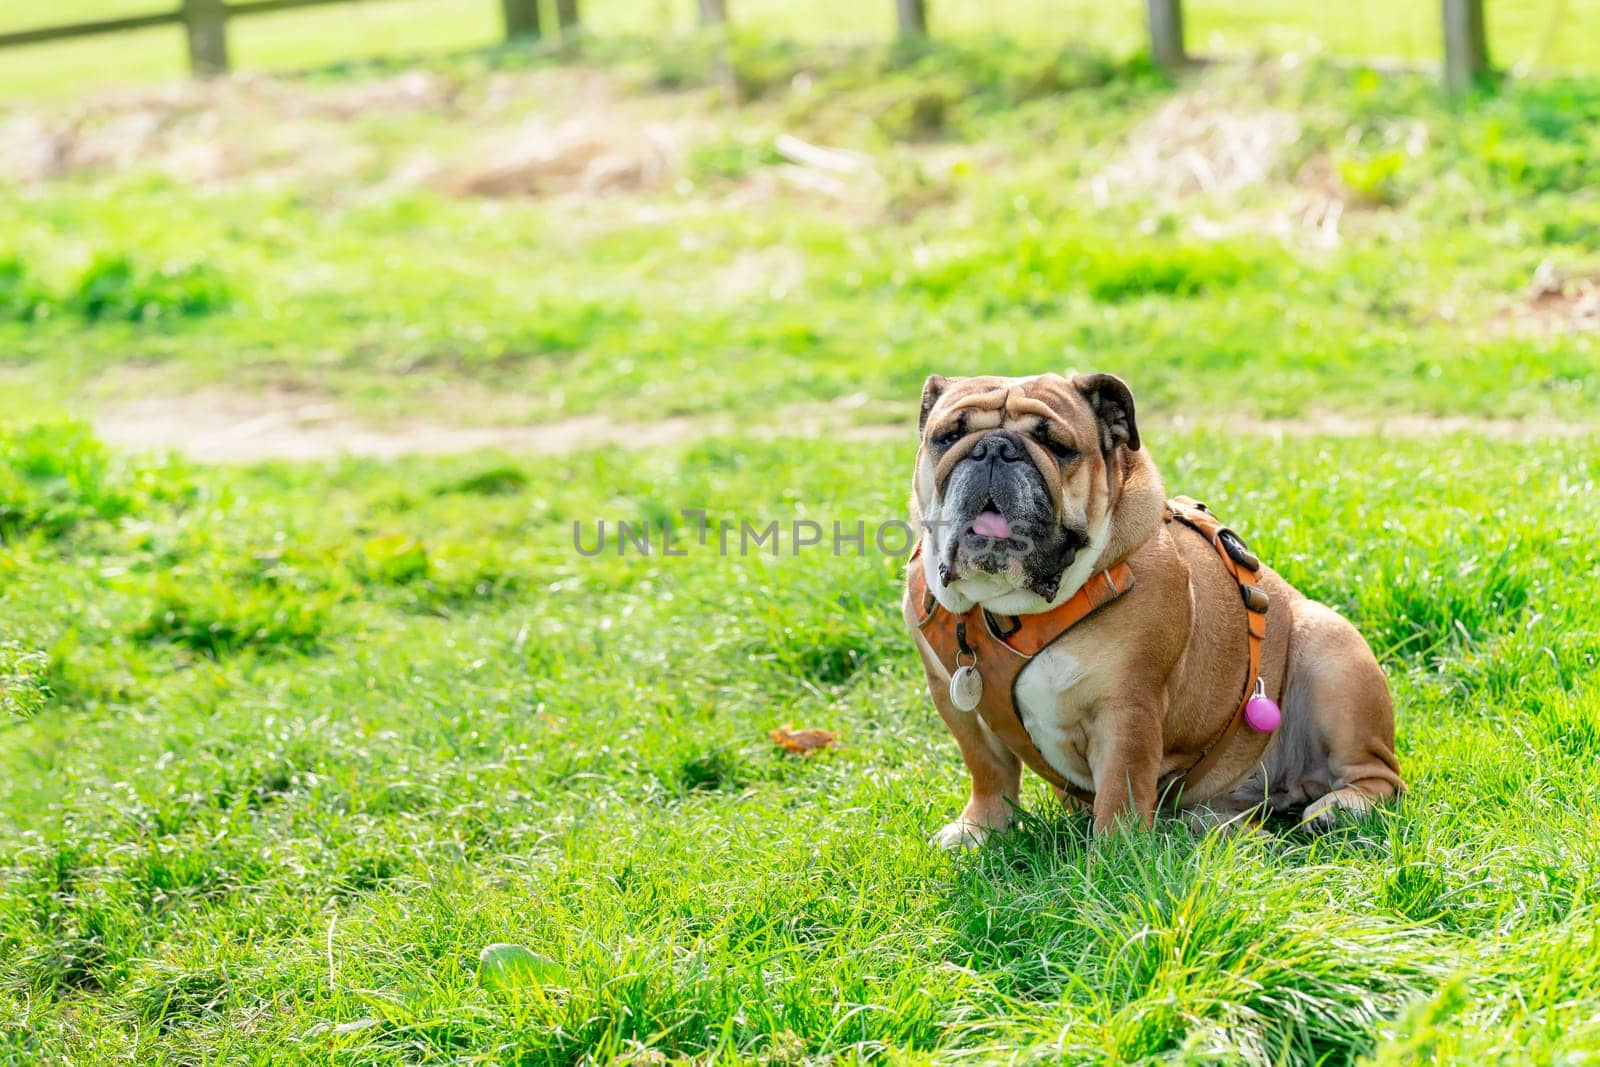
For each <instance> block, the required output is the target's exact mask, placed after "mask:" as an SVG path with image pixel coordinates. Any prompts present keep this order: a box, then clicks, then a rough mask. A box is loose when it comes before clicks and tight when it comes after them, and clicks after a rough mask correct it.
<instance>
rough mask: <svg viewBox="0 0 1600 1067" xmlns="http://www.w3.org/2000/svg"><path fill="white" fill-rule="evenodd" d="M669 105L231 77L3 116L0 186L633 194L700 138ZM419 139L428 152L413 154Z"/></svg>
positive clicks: (610, 96)
mask: <svg viewBox="0 0 1600 1067" xmlns="http://www.w3.org/2000/svg"><path fill="white" fill-rule="evenodd" d="M664 106H665V104H664V103H663V101H662V100H661V99H659V98H655V97H651V96H649V95H641V94H638V93H634V92H629V91H628V90H627V88H626V87H625V86H624V85H623V84H622V83H621V82H620V81H619V76H618V75H616V74H615V73H612V72H606V71H602V70H599V69H598V68H586V67H572V68H563V69H561V70H559V71H552V70H541V71H526V72H516V73H500V74H496V75H493V76H491V77H489V78H488V79H486V80H484V81H481V82H477V83H472V84H465V83H462V82H460V81H458V80H455V79H452V78H449V77H446V76H444V75H442V74H438V73H434V72H430V71H421V70H418V71H409V72H406V73H403V74H399V75H395V76H393V77H388V78H377V79H370V80H365V81H355V82H340V83H334V84H318V83H308V82H306V81H303V80H297V79H293V78H278V77H272V76H265V75H236V76H233V77H228V78H220V79H215V80H211V81H203V82H201V81H191V82H182V83H177V84H174V85H171V86H167V87H164V88H161V89H158V90H141V91H130V92H123V93H119V94H114V95H108V96H102V97H98V98H95V99H91V100H89V101H87V102H85V103H82V104H78V105H74V106H72V107H70V108H65V109H56V110H53V111H49V110H47V111H42V112H38V113H30V112H22V111H15V112H11V113H9V114H8V113H6V112H4V111H3V110H0V182H5V183H11V184H16V185H21V186H29V185H37V184H40V183H45V182H50V181H55V180H58V179H63V178H69V177H76V176H89V177H106V176H113V175H117V174H120V173H124V172H127V171H134V170H137V171H143V172H151V173H156V174H161V175H163V176H165V177H167V178H170V179H172V180H174V181H177V182H181V183H184V184H188V185H193V186H201V187H203V186H212V185H217V184H221V183H235V182H247V183H256V184H266V185H279V184H289V183H293V184H295V185H296V186H309V187H313V188H316V187H330V188H339V189H353V190H360V189H370V188H378V189H394V188H403V187H407V186H415V185H430V186H433V187H435V188H439V189H442V190H443V191H446V192H450V193H454V194H457V195H463V196H519V195H546V194H551V193H561V192H580V193H590V194H592V193H603V192H614V191H631V190H636V189H647V188H657V187H660V186H662V185H664V184H667V183H668V182H670V181H671V180H672V179H673V178H674V177H675V175H676V174H677V173H678V169H679V168H678V163H679V161H680V159H681V157H682V155H683V152H684V148H685V146H686V145H687V144H688V143H689V142H690V141H691V140H692V139H693V136H696V135H697V133H696V131H697V130H698V125H697V124H696V123H695V122H693V121H692V120H691V119H689V118H688V117H686V115H685V114H684V110H685V109H684V108H683V102H682V101H681V100H680V101H678V103H677V107H678V109H679V110H678V111H677V112H674V113H672V114H661V113H660V112H661V110H662V108H663V107H664ZM691 110H692V109H691ZM402 124H405V125H402ZM397 130H398V131H401V132H403V133H404V136H400V135H397V132H396V131H397ZM463 131H464V132H465V134H466V135H465V136H462V133H463ZM419 142H420V143H424V144H429V145H436V146H437V147H430V148H429V149H427V150H426V151H423V152H419V151H418V150H417V149H416V148H415V146H416V145H417V144H418V143H419Z"/></svg>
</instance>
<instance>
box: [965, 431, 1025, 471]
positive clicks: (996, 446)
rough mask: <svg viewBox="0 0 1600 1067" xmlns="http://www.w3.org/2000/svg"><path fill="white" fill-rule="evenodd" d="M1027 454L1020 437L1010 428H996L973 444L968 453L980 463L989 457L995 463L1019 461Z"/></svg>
mask: <svg viewBox="0 0 1600 1067" xmlns="http://www.w3.org/2000/svg"><path fill="white" fill-rule="evenodd" d="M1027 454H1028V452H1027V449H1025V448H1023V447H1022V439H1021V438H1019V437H1018V436H1017V435H1016V434H1014V433H1012V432H1011V431H1010V430H996V431H995V432H994V433H992V434H990V435H989V436H987V437H985V438H984V439H983V440H981V441H979V442H978V443H977V444H976V445H973V446H972V451H971V453H969V455H971V457H972V458H973V459H975V460H977V461H978V462H980V463H981V462H983V461H985V460H991V459H992V460H993V461H994V462H996V463H1021V462H1022V460H1023V457H1025V456H1026V455H1027Z"/></svg>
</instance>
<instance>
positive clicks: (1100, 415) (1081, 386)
mask: <svg viewBox="0 0 1600 1067" xmlns="http://www.w3.org/2000/svg"><path fill="white" fill-rule="evenodd" d="M1072 384H1073V386H1074V387H1075V388H1076V389H1077V390H1078V392H1080V393H1082V394H1083V398H1084V399H1085V400H1087V401H1088V402H1089V407H1090V408H1091V409H1092V410H1093V411H1094V417H1095V419H1096V420H1097V421H1098V422H1099V423H1100V449H1101V451H1103V452H1110V451H1111V450H1112V448H1114V447H1116V445H1118V444H1119V443H1120V444H1125V445H1127V446H1128V448H1129V450H1131V451H1134V452H1137V451H1139V423H1138V421H1137V420H1136V419H1135V418H1134V415H1133V390H1131V389H1129V388H1128V383H1127V382H1124V381H1123V380H1122V379H1121V378H1118V377H1117V376H1116V375H1115V374H1080V375H1078V376H1077V377H1075V378H1073V379H1072Z"/></svg>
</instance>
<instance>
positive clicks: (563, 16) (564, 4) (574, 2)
mask: <svg viewBox="0 0 1600 1067" xmlns="http://www.w3.org/2000/svg"><path fill="white" fill-rule="evenodd" d="M556 22H557V24H558V25H560V27H561V38H562V40H571V39H572V38H574V37H576V36H577V35H578V31H579V29H580V28H581V26H580V24H579V22H578V0H556Z"/></svg>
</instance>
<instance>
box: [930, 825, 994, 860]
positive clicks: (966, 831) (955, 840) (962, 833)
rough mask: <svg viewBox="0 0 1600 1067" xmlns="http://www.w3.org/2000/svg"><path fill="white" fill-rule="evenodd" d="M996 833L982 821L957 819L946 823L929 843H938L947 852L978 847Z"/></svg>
mask: <svg viewBox="0 0 1600 1067" xmlns="http://www.w3.org/2000/svg"><path fill="white" fill-rule="evenodd" d="M992 833H994V831H993V830H991V829H990V828H989V827H987V826H984V825H983V824H982V823H975V822H969V821H968V820H966V819H957V820H956V821H955V822H951V823H946V824H945V825H944V827H943V828H942V829H941V830H940V831H939V832H938V833H936V834H934V835H933V838H932V840H931V841H929V844H933V845H938V846H939V847H940V848H942V849H944V850H945V851H946V852H955V851H956V850H957V849H963V848H978V847H979V846H980V845H982V844H983V843H984V842H985V841H987V840H989V835H990V834H992Z"/></svg>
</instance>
